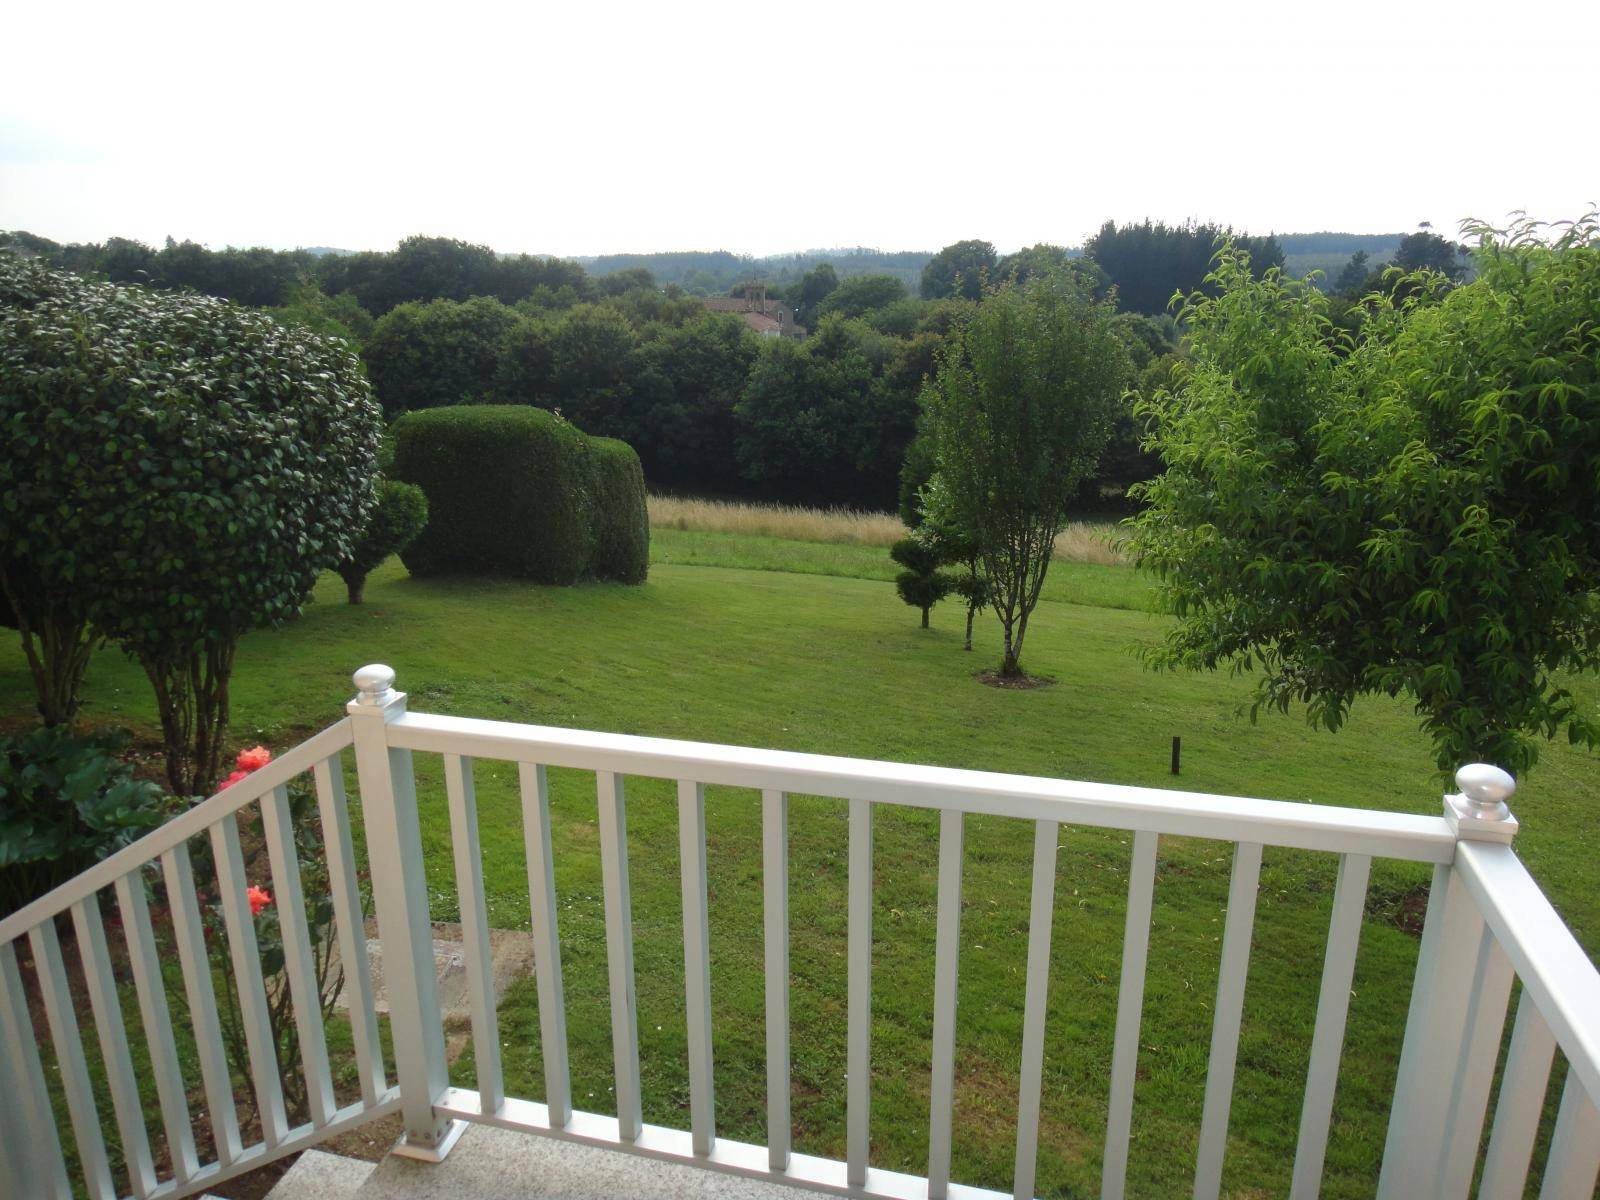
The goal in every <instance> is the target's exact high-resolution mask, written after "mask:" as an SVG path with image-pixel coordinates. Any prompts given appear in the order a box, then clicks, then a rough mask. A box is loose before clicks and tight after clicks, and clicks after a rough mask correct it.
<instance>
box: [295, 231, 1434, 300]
mask: <svg viewBox="0 0 1600 1200" xmlns="http://www.w3.org/2000/svg"><path fill="white" fill-rule="evenodd" d="M1404 236H1405V235H1404V234H1400V233H1331V232H1324V233H1279V234H1274V235H1273V237H1274V239H1275V240H1276V241H1277V243H1278V245H1279V246H1280V247H1282V248H1283V269H1284V271H1286V272H1287V273H1288V274H1290V275H1294V276H1296V277H1304V276H1305V275H1307V274H1309V273H1310V272H1312V271H1321V272H1322V273H1323V275H1324V277H1325V281H1326V280H1327V279H1332V278H1334V277H1336V276H1337V275H1338V274H1339V271H1340V270H1341V269H1342V268H1343V267H1344V266H1345V264H1346V263H1348V262H1349V261H1350V258H1351V256H1352V255H1354V254H1356V253H1357V252H1358V251H1359V252H1364V253H1365V254H1366V255H1367V257H1368V259H1369V260H1370V261H1372V262H1373V263H1381V262H1389V261H1391V260H1392V259H1393V258H1394V256H1395V252H1396V250H1397V249H1398V247H1399V245H1400V239H1401V238H1402V237H1404ZM306 253H308V254H313V255H319V256H320V255H324V254H332V255H351V254H353V253H354V252H353V251H349V250H340V249H336V248H334V247H331V246H311V247H307V248H306ZM1066 254H1067V255H1068V256H1069V257H1072V258H1076V257H1079V256H1081V255H1082V254H1083V248H1082V247H1076V246H1073V247H1067V248H1066ZM933 255H934V252H933V251H932V250H874V249H872V248H871V247H868V246H850V247H842V248H834V249H814V250H800V251H796V252H794V253H792V254H768V255H762V256H756V255H749V254H735V253H733V252H732V251H730V250H663V251H656V252H653V253H649V254H591V255H578V256H576V257H573V258H570V259H568V261H570V262H575V263H578V264H579V265H580V266H582V267H583V269H584V270H585V271H587V272H588V273H589V274H590V275H593V276H601V275H613V274H615V273H617V272H619V271H630V270H636V269H639V268H643V269H644V270H646V271H649V272H650V275H651V277H652V278H654V279H655V280H656V282H657V283H659V284H661V285H663V286H665V285H667V284H675V285H676V286H678V287H680V288H682V289H683V290H684V291H685V292H687V293H689V294H690V295H691V296H721V295H726V294H727V292H728V290H729V289H730V288H732V287H733V286H735V285H736V284H742V283H747V282H748V281H750V280H751V279H760V280H763V281H765V282H767V283H769V284H776V285H778V286H780V287H787V286H789V285H790V284H793V283H794V282H796V281H797V280H799V279H800V278H801V276H803V275H805V274H806V273H807V272H808V271H813V270H815V269H816V268H817V267H819V266H821V265H822V264H823V263H829V264H831V265H832V267H833V269H834V272H835V273H836V274H837V275H838V277H839V278H840V279H851V278H855V277H857V276H861V275H893V276H894V277H895V278H896V279H898V280H900V282H901V283H903V284H905V285H906V288H907V290H908V291H912V292H915V291H916V290H917V288H918V287H919V286H920V283H921V280H922V271H923V268H924V267H926V266H927V265H928V260H929V259H931V258H932V257H933Z"/></svg>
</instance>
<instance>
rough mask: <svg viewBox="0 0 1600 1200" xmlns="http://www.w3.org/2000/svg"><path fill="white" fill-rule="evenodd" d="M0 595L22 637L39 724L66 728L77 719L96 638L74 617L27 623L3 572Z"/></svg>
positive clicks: (16, 591) (44, 618)
mask: <svg viewBox="0 0 1600 1200" xmlns="http://www.w3.org/2000/svg"><path fill="white" fill-rule="evenodd" d="M0 595H3V596H4V597H5V607H8V608H9V609H10V610H11V614H12V615H11V620H13V621H14V622H15V623H16V627H17V632H19V633H20V634H21V635H22V652H23V655H24V657H25V658H26V659H27V661H28V674H29V675H30V676H31V677H32V679H33V690H34V696H35V700H36V703H37V705H38V709H39V718H40V720H42V721H43V722H44V723H45V724H46V725H67V726H70V725H71V724H72V723H73V721H74V719H75V718H76V717H77V715H78V704H79V697H78V690H79V688H80V687H82V685H83V675H84V672H85V671H87V670H88V669H89V658H90V656H91V655H92V654H93V653H94V650H95V647H96V646H97V645H99V643H100V636H99V634H97V633H95V631H94V630H93V629H92V628H91V627H90V626H89V624H88V622H86V621H83V620H80V619H78V618H76V617H70V616H63V615H58V614H46V615H44V616H42V617H38V618H37V619H36V620H34V621H30V620H29V617H28V611H27V608H26V607H25V606H24V604H23V601H22V597H21V595H20V594H19V586H18V585H15V584H14V581H13V580H12V579H11V577H10V576H9V575H7V574H6V573H5V572H4V571H3V570H0Z"/></svg>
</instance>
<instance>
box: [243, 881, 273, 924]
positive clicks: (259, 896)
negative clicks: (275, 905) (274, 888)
mask: <svg viewBox="0 0 1600 1200" xmlns="http://www.w3.org/2000/svg"><path fill="white" fill-rule="evenodd" d="M245 897H246V898H247V899H248V900H249V901H250V915H251V916H252V917H259V916H260V915H261V910H262V909H263V908H265V907H266V906H267V905H269V904H271V903H272V893H271V892H269V891H267V889H266V888H261V887H256V886H255V885H254V884H251V885H250V890H249V891H247V892H246V893H245Z"/></svg>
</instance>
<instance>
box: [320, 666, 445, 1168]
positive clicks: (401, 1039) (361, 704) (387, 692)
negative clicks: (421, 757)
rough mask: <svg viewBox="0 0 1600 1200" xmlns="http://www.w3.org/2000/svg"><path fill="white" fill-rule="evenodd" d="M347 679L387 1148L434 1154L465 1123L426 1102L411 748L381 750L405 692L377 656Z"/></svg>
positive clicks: (433, 1068) (437, 1083)
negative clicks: (373, 913)
mask: <svg viewBox="0 0 1600 1200" xmlns="http://www.w3.org/2000/svg"><path fill="white" fill-rule="evenodd" d="M353 678H354V680H355V685H356V688H357V694H356V698H355V699H354V700H352V701H350V703H349V704H348V705H346V706H345V707H346V708H347V709H348V711H349V713H350V725H351V732H352V735H353V740H354V743H355V755H356V775H357V778H358V780H359V782H360V785H361V815H362V820H363V821H364V822H365V824H366V830H367V862H368V866H369V868H370V870H371V872H372V900H373V906H374V907H375V908H376V909H377V916H378V936H379V939H380V940H381V942H382V945H383V979H384V987H385V989H386V991H387V993H388V1000H389V1031H390V1033H391V1034H392V1035H393V1038H394V1058H395V1073H396V1075H397V1076H398V1077H399V1084H400V1097H401V1112H402V1114H403V1115H404V1117H405V1124H406V1131H405V1135H404V1136H403V1137H402V1138H401V1139H400V1142H399V1144H398V1145H396V1146H395V1148H394V1151H393V1152H394V1153H395V1154H400V1155H404V1156H405V1157H408V1158H419V1159H423V1160H425V1161H429V1162H437V1161H439V1160H440V1159H442V1158H443V1157H444V1156H445V1155H446V1154H448V1153H449V1152H450V1148H451V1147H452V1146H453V1145H454V1144H455V1142H456V1139H457V1138H459V1137H460V1136H461V1134H462V1132H463V1130H465V1128H466V1124H465V1122H462V1121H452V1120H450V1119H449V1118H446V1117H442V1116H440V1115H439V1114H438V1112H437V1111H436V1109H435V1107H434V1106H435V1104H437V1103H438V1102H439V1101H440V1100H441V1099H442V1098H443V1096H444V1092H445V1090H446V1088H448V1087H449V1079H448V1075H447V1071H446V1063H445V1050H444V1029H443V1026H442V1025H441V1023H440V1019H439V993H438V983H437V979H436V977H435V974H434V962H433V926H432V923H431V922H430V920H429V917H428V889H427V878H426V875H425V874H424V871H423V864H422V835H421V830H420V827H419V825H418V822H417V793H416V786H415V784H414V782H413V779H412V774H411V751H409V750H394V749H391V748H390V747H389V739H388V734H387V726H388V723H389V722H390V721H392V720H394V719H395V718H396V717H398V716H400V715H401V714H403V713H404V712H405V710H406V695H405V693H404V692H397V691H395V690H394V672H393V671H392V670H390V669H389V668H388V667H386V666H383V665H382V664H376V663H375V664H373V665H371V666H366V667H362V668H361V669H360V670H359V671H357V672H356V673H355V675H354V677H353Z"/></svg>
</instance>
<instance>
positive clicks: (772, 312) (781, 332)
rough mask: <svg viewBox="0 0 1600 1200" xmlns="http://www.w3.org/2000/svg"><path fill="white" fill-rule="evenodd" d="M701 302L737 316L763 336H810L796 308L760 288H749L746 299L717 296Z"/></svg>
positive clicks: (707, 307)
mask: <svg viewBox="0 0 1600 1200" xmlns="http://www.w3.org/2000/svg"><path fill="white" fill-rule="evenodd" d="M700 303H702V304H704V305H705V306H706V310H707V311H708V312H725V313H735V314H737V315H738V316H739V317H741V318H743V320H744V323H745V324H746V325H748V326H750V328H751V329H754V330H755V331H756V332H757V333H759V334H760V335H761V336H762V337H792V338H803V337H805V336H806V331H805V327H804V326H802V325H796V324H795V323H794V309H792V308H790V307H789V306H788V305H787V304H783V303H781V302H780V301H777V300H769V299H767V289H766V288H764V287H761V286H759V285H755V286H750V287H747V288H745V290H744V294H743V295H742V296H716V297H713V298H712V299H709V300H702V301H701V302H700Z"/></svg>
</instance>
